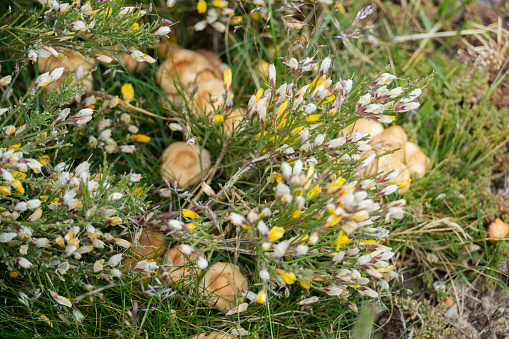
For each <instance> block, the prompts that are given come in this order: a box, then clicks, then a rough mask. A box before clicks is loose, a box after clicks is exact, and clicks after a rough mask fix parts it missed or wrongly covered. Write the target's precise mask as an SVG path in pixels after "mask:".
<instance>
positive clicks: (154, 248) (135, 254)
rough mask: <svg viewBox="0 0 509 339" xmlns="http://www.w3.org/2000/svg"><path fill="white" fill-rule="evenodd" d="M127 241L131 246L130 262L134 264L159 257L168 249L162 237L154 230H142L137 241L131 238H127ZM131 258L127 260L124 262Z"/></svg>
mask: <svg viewBox="0 0 509 339" xmlns="http://www.w3.org/2000/svg"><path fill="white" fill-rule="evenodd" d="M128 240H129V241H130V242H131V244H132V245H131V247H130V248H129V255H130V256H131V258H132V261H136V262H138V261H141V260H149V259H154V258H157V257H160V256H162V255H163V254H164V253H166V250H167V249H168V247H167V246H166V239H165V237H164V235H163V234H162V233H161V232H158V231H155V230H143V231H142V232H141V235H140V236H139V238H138V239H137V240H136V239H133V238H132V236H129V238H128ZM131 258H127V259H126V262H128V260H129V259H131ZM130 261H131V260H129V262H130Z"/></svg>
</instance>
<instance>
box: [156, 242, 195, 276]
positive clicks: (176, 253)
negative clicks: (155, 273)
mask: <svg viewBox="0 0 509 339" xmlns="http://www.w3.org/2000/svg"><path fill="white" fill-rule="evenodd" d="M184 252H185V250H184V248H183V247H182V245H179V246H177V247H173V248H172V249H170V250H169V251H168V254H166V257H165V260H164V261H165V263H166V270H167V272H166V273H164V275H165V276H168V283H169V284H173V283H176V282H178V281H180V280H185V279H186V278H189V277H190V276H192V275H194V274H198V273H199V272H200V271H201V270H200V269H197V268H195V267H193V266H191V265H189V263H191V262H194V261H195V260H196V254H195V253H190V254H186V253H184Z"/></svg>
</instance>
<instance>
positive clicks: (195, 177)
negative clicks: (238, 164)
mask: <svg viewBox="0 0 509 339" xmlns="http://www.w3.org/2000/svg"><path fill="white" fill-rule="evenodd" d="M161 163H162V164H161V175H162V177H163V179H166V180H168V181H169V182H170V183H171V184H172V185H173V184H174V181H175V180H176V181H177V183H178V185H179V186H180V187H182V188H187V187H190V186H193V185H195V184H197V183H198V182H200V181H201V179H202V175H201V174H202V173H203V174H205V173H206V172H207V171H208V170H209V169H210V166H211V161H210V153H209V152H208V151H207V150H205V149H203V150H200V148H199V147H198V146H196V145H195V146H187V145H186V143H185V142H183V141H180V142H174V143H172V144H171V145H169V146H168V147H167V148H166V149H165V150H164V152H163V155H162V157H161Z"/></svg>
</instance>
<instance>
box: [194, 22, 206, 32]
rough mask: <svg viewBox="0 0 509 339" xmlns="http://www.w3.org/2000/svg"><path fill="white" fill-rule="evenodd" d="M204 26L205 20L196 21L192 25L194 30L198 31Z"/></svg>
mask: <svg viewBox="0 0 509 339" xmlns="http://www.w3.org/2000/svg"><path fill="white" fill-rule="evenodd" d="M205 27H207V21H205V20H204V21H198V22H197V23H196V24H195V25H194V30H195V31H197V32H199V31H203V30H204V29H205Z"/></svg>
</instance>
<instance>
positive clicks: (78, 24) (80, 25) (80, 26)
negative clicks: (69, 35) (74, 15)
mask: <svg viewBox="0 0 509 339" xmlns="http://www.w3.org/2000/svg"><path fill="white" fill-rule="evenodd" d="M71 28H72V29H73V30H75V31H82V30H87V24H86V23H85V22H84V21H83V20H77V21H74V22H71Z"/></svg>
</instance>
